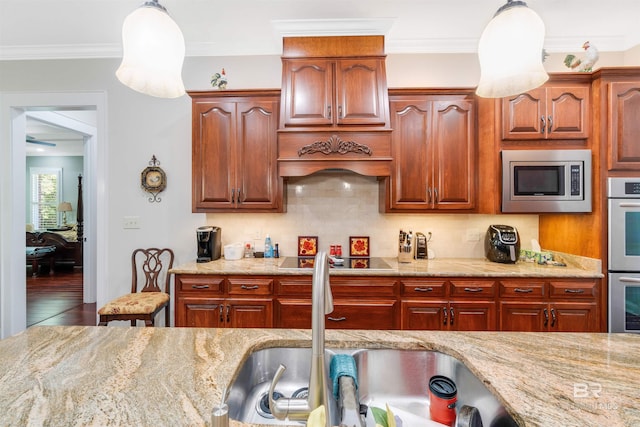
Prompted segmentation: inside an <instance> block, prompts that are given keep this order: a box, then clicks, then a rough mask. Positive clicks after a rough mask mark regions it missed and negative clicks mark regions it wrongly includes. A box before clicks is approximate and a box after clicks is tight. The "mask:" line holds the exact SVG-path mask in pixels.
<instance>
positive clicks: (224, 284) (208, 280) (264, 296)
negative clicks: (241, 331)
mask: <svg viewBox="0 0 640 427" xmlns="http://www.w3.org/2000/svg"><path fill="white" fill-rule="evenodd" d="M272 292H273V279H271V278H260V277H232V278H225V277H223V276H209V275H177V276H176V292H175V294H176V296H175V299H176V305H175V325H176V326H190V327H203V328H213V327H217V328H221V327H229V328H270V327H272V326H273V301H272Z"/></svg>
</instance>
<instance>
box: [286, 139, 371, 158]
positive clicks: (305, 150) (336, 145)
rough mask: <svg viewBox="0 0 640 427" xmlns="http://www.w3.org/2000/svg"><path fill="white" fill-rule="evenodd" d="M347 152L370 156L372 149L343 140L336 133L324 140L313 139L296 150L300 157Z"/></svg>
mask: <svg viewBox="0 0 640 427" xmlns="http://www.w3.org/2000/svg"><path fill="white" fill-rule="evenodd" d="M314 153H322V154H326V155H329V154H333V153H338V154H347V153H359V154H366V155H368V156H371V155H372V154H373V151H372V150H371V148H369V147H368V146H366V145H364V144H358V143H357V142H355V141H343V140H342V139H340V137H339V136H338V135H332V136H331V138H329V139H328V140H326V141H315V142H314V143H312V144H309V145H305V146H304V147H302V148H300V149H299V150H298V157H302V156H304V155H305V154H314Z"/></svg>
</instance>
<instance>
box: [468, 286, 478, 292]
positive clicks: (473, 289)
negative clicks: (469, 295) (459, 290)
mask: <svg viewBox="0 0 640 427" xmlns="http://www.w3.org/2000/svg"><path fill="white" fill-rule="evenodd" d="M464 291H465V292H482V288H478V287H475V288H464Z"/></svg>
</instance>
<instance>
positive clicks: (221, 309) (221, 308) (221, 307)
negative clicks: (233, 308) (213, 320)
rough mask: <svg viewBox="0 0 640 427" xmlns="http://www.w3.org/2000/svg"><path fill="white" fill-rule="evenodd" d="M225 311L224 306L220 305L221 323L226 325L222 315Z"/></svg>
mask: <svg viewBox="0 0 640 427" xmlns="http://www.w3.org/2000/svg"><path fill="white" fill-rule="evenodd" d="M223 310H224V305H222V304H220V323H224V316H223V315H222V311H223Z"/></svg>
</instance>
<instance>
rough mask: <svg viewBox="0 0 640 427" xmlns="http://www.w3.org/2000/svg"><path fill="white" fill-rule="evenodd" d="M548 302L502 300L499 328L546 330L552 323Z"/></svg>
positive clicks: (520, 330) (527, 330)
mask: <svg viewBox="0 0 640 427" xmlns="http://www.w3.org/2000/svg"><path fill="white" fill-rule="evenodd" d="M550 321H551V319H550V313H549V307H548V304H546V303H543V302H537V303H536V302H526V303H523V302H501V303H500V315H499V321H498V330H500V331H518V332H541V331H546V330H547V329H548V327H549V323H550Z"/></svg>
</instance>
